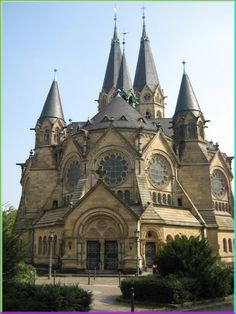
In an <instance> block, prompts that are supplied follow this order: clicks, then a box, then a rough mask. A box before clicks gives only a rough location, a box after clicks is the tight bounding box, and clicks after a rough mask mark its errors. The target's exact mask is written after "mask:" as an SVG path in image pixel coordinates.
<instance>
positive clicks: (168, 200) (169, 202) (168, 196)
mask: <svg viewBox="0 0 236 314" xmlns="http://www.w3.org/2000/svg"><path fill="white" fill-rule="evenodd" d="M167 204H168V205H171V196H170V194H168V195H167Z"/></svg>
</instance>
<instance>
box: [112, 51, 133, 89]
mask: <svg viewBox="0 0 236 314" xmlns="http://www.w3.org/2000/svg"><path fill="white" fill-rule="evenodd" d="M116 87H117V89H120V90H123V91H125V92H126V93H128V92H129V91H130V90H131V89H132V83H131V79H130V74H129V69H128V65H127V62H126V57H125V52H123V56H122V60H121V65H120V71H119V76H118V81H117V86H116Z"/></svg>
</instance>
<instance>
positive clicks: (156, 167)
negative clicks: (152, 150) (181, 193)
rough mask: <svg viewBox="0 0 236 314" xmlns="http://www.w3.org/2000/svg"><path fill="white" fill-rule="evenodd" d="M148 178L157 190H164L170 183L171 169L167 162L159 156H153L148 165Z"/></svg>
mask: <svg viewBox="0 0 236 314" xmlns="http://www.w3.org/2000/svg"><path fill="white" fill-rule="evenodd" d="M148 176H149V179H150V181H151V183H152V184H153V185H154V186H155V187H156V188H159V189H160V188H163V187H165V186H166V185H167V184H168V183H169V182H170V167H169V164H168V162H167V160H166V159H165V158H164V157H163V156H161V155H158V154H155V155H153V156H152V158H151V159H150V161H149V163H148Z"/></svg>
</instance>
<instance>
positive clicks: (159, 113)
mask: <svg viewBox="0 0 236 314" xmlns="http://www.w3.org/2000/svg"><path fill="white" fill-rule="evenodd" d="M156 117H157V118H161V112H160V111H159V110H158V111H157V116H156Z"/></svg>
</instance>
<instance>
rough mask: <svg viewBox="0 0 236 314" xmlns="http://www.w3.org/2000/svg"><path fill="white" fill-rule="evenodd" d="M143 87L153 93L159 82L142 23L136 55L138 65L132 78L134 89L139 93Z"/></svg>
mask: <svg viewBox="0 0 236 314" xmlns="http://www.w3.org/2000/svg"><path fill="white" fill-rule="evenodd" d="M145 85H147V86H148V87H149V88H150V89H151V90H152V91H154V90H155V89H156V87H157V86H160V82H159V78H158V75H157V70H156V66H155V62H154V59H153V56H152V51H151V47H150V43H149V38H148V36H147V34H146V27H145V23H144V24H143V33H142V37H141V43H140V49H139V55H138V63H137V67H136V72H135V78H134V89H135V90H138V91H141V90H142V89H143V88H144V86H145Z"/></svg>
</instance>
